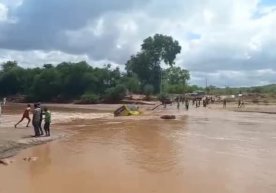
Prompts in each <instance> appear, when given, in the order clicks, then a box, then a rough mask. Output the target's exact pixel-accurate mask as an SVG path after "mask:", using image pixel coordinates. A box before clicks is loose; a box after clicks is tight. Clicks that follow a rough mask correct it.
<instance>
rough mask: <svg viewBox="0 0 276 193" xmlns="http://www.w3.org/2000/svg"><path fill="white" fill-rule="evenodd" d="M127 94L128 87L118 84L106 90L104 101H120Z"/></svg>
mask: <svg viewBox="0 0 276 193" xmlns="http://www.w3.org/2000/svg"><path fill="white" fill-rule="evenodd" d="M125 96H126V87H125V86H124V85H117V86H115V87H112V88H109V89H107V90H106V92H105V95H104V101H105V102H108V103H115V102H119V101H121V100H122V99H124V97H125Z"/></svg>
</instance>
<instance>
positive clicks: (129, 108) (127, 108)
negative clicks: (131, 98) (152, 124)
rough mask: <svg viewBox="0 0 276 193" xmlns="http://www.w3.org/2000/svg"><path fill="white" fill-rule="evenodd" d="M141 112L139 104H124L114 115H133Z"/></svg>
mask: <svg viewBox="0 0 276 193" xmlns="http://www.w3.org/2000/svg"><path fill="white" fill-rule="evenodd" d="M140 114H141V112H140V111H139V107H138V106H134V105H123V106H121V107H120V108H118V109H117V110H116V111H114V116H115V117H118V116H132V115H140Z"/></svg>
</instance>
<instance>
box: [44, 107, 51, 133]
mask: <svg viewBox="0 0 276 193" xmlns="http://www.w3.org/2000/svg"><path fill="white" fill-rule="evenodd" d="M44 115H45V119H44V122H45V123H44V131H45V134H46V136H50V124H51V112H50V111H49V110H48V108H46V107H45V108H44Z"/></svg>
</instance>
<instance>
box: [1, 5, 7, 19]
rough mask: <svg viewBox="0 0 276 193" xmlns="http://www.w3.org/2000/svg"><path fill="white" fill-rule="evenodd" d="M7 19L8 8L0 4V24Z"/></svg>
mask: <svg viewBox="0 0 276 193" xmlns="http://www.w3.org/2000/svg"><path fill="white" fill-rule="evenodd" d="M7 19H8V8H7V7H6V6H5V5H4V4H1V3H0V22H3V21H6V20H7Z"/></svg>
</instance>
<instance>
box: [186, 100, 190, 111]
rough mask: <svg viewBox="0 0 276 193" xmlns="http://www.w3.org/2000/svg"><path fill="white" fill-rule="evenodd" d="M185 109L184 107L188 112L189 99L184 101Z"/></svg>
mask: <svg viewBox="0 0 276 193" xmlns="http://www.w3.org/2000/svg"><path fill="white" fill-rule="evenodd" d="M185 107H186V110H187V111H188V110H189V99H185Z"/></svg>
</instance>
